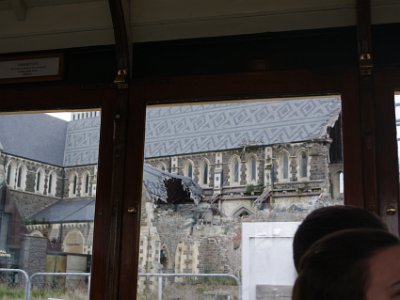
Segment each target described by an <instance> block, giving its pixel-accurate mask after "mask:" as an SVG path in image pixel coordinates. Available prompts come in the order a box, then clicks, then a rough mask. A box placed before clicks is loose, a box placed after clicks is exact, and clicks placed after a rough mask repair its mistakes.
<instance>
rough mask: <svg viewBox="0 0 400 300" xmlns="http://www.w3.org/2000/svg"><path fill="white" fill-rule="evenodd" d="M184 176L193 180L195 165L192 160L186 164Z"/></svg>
mask: <svg viewBox="0 0 400 300" xmlns="http://www.w3.org/2000/svg"><path fill="white" fill-rule="evenodd" d="M184 175H185V176H187V177H190V178H193V163H192V162H191V161H190V160H188V161H186V163H185V169H184Z"/></svg>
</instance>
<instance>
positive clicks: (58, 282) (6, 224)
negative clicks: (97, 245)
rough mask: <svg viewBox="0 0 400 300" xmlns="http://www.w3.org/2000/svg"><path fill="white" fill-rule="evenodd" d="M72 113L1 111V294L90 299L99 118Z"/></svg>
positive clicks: (21, 297)
mask: <svg viewBox="0 0 400 300" xmlns="http://www.w3.org/2000/svg"><path fill="white" fill-rule="evenodd" d="M73 114H74V115H75V117H74V118H72V116H71V113H66V116H67V117H69V118H68V120H65V119H60V118H59V117H60V113H56V114H55V115H54V114H52V115H49V114H45V113H29V114H28V113H27V114H15V115H13V114H6V115H3V114H0V145H1V148H0V269H1V271H0V298H1V299H27V298H25V297H26V296H27V295H26V291H27V289H28V290H29V293H30V295H31V299H82V300H83V299H88V295H89V289H90V271H91V256H92V245H93V230H94V209H95V199H96V195H95V193H89V191H90V189H91V188H92V185H94V186H95V185H96V181H97V178H96V175H97V163H98V161H97V160H98V150H99V149H98V148H99V137H100V118H101V117H100V114H99V115H96V114H94V113H90V114H89V113H88V112H86V113H78V112H75V113H73ZM77 116H80V117H79V118H78V117H77ZM78 178H84V181H83V182H80V181H79V180H78ZM90 180H92V181H90ZM89 195H90V197H89ZM83 196H85V197H83ZM42 273H45V275H43V274H42ZM71 273H74V276H71V275H70V274H71ZM25 275H28V276H30V277H31V278H32V281H31V282H32V284H31V285H29V284H28V285H27V282H28V281H27V279H26V277H25Z"/></svg>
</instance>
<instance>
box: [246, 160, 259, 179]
mask: <svg viewBox="0 0 400 300" xmlns="http://www.w3.org/2000/svg"><path fill="white" fill-rule="evenodd" d="M256 181H257V160H256V158H255V157H251V158H250V159H249V160H248V162H247V182H253V183H254V182H256Z"/></svg>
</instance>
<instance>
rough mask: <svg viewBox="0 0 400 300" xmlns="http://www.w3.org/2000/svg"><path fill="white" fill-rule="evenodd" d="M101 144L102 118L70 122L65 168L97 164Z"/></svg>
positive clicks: (66, 143) (66, 142)
mask: <svg viewBox="0 0 400 300" xmlns="http://www.w3.org/2000/svg"><path fill="white" fill-rule="evenodd" d="M99 142H100V117H94V118H88V119H80V120H74V121H70V122H68V127H67V135H66V141H65V153H64V166H66V167H69V166H76V165H86V164H97V162H98V158H99Z"/></svg>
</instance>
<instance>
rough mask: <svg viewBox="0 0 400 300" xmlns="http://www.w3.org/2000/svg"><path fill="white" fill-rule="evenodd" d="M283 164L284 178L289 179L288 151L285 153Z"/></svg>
mask: <svg viewBox="0 0 400 300" xmlns="http://www.w3.org/2000/svg"><path fill="white" fill-rule="evenodd" d="M281 164H282V166H281V172H282V173H281V174H282V179H285V180H286V179H289V154H288V153H287V152H284V153H283V155H282V160H281Z"/></svg>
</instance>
